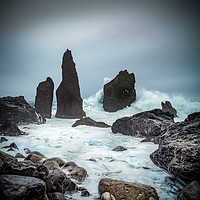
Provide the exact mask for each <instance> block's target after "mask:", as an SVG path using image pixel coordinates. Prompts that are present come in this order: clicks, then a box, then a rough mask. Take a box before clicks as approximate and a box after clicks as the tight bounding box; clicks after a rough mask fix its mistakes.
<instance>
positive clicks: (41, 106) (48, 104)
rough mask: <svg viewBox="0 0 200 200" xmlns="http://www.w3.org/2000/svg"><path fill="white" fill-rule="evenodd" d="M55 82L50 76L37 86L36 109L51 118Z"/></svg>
mask: <svg viewBox="0 0 200 200" xmlns="http://www.w3.org/2000/svg"><path fill="white" fill-rule="evenodd" d="M53 90H54V83H53V80H52V79H51V78H50V77H47V79H46V81H43V82H41V83H40V84H39V85H38V87H37V94H36V97H35V110H36V111H37V112H39V113H40V114H41V115H42V116H43V117H45V118H51V109H52V102H53Z"/></svg>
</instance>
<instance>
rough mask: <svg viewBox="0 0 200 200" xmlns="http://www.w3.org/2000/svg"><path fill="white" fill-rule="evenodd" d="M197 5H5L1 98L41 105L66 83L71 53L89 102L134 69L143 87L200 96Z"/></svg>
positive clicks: (71, 0)
mask: <svg viewBox="0 0 200 200" xmlns="http://www.w3.org/2000/svg"><path fill="white" fill-rule="evenodd" d="M199 8H200V6H199V3H198V1H178V0H175V1H162V0H160V1H151V0H149V1H145V0H144V1H134V0H130V1H129V0H124V1H118V0H115V1H114V0H111V1H104V0H103V1H95V0H93V1H92V0H82V1H80V0H58V1H53V0H48V1H44V0H43V1H20V0H19V1H5V2H4V3H1V16H0V17H1V22H0V23H1V24H0V25H1V32H0V70H1V71H0V72H1V73H0V85H1V86H0V96H8V95H10V96H19V95H23V96H25V98H26V99H27V100H34V96H35V92H36V87H37V85H38V83H39V82H41V81H43V80H45V79H46V77H47V76H50V77H51V78H52V79H53V80H54V82H55V88H57V87H58V85H59V83H60V81H61V61H62V55H63V53H64V52H65V50H66V49H67V48H68V49H70V50H72V55H73V58H74V62H75V63H76V69H77V72H78V76H79V82H80V88H81V93H82V96H83V97H84V98H86V97H88V96H90V95H93V94H95V93H96V92H97V91H98V90H99V89H101V88H102V86H103V79H104V78H105V77H110V78H114V77H115V76H116V74H118V72H119V71H120V70H124V69H127V70H128V71H129V72H134V73H135V76H136V89H138V90H140V88H143V87H144V88H146V89H151V90H152V89H154V90H160V91H163V92H169V93H173V92H176V93H184V94H189V95H198V94H200V79H199V75H200V40H199V35H200V21H199V19H200V16H199V15H200V14H199Z"/></svg>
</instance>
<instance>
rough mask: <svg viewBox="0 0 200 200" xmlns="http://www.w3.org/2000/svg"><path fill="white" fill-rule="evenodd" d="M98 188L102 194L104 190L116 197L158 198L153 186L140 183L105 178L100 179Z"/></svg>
mask: <svg viewBox="0 0 200 200" xmlns="http://www.w3.org/2000/svg"><path fill="white" fill-rule="evenodd" d="M98 190H99V194H100V195H102V194H103V193H104V192H109V193H110V194H112V195H113V196H114V197H115V199H123V200H130V199H138V200H139V199H140V200H147V199H148V200H149V199H150V197H152V198H154V199H155V200H158V196H157V193H156V190H155V189H154V188H153V187H151V186H149V185H143V184H138V183H129V182H125V181H120V180H113V179H108V178H104V179H101V180H100V182H99V186H98Z"/></svg>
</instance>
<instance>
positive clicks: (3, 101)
mask: <svg viewBox="0 0 200 200" xmlns="http://www.w3.org/2000/svg"><path fill="white" fill-rule="evenodd" d="M6 120H13V121H14V123H16V124H30V123H36V124H43V123H45V119H44V118H43V117H42V116H41V115H40V114H39V113H37V112H36V111H35V109H34V108H33V107H31V106H30V105H29V104H28V103H27V102H26V100H25V99H24V97H23V96H19V97H9V96H8V97H3V98H0V124H3V123H4V122H5V121H6Z"/></svg>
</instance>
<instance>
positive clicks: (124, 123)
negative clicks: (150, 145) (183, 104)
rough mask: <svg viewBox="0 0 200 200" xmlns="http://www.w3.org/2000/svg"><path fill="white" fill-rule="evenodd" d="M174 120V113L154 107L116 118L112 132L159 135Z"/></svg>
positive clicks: (141, 135)
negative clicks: (129, 115)
mask: <svg viewBox="0 0 200 200" xmlns="http://www.w3.org/2000/svg"><path fill="white" fill-rule="evenodd" d="M173 122H174V116H173V115H172V114H170V113H168V112H167V113H165V112H163V111H162V110H160V109H154V110H150V111H145V112H142V113H138V114H136V115H133V116H131V117H123V118H121V119H118V120H116V121H115V122H114V123H113V125H112V132H113V133H122V134H124V135H132V136H138V137H149V136H158V135H160V134H161V132H162V131H163V130H165V129H166V128H167V127H168V126H169V125H170V124H171V123H173Z"/></svg>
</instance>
